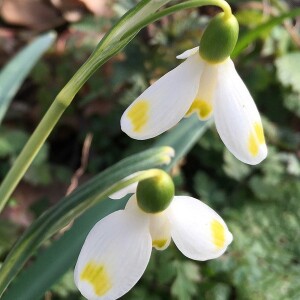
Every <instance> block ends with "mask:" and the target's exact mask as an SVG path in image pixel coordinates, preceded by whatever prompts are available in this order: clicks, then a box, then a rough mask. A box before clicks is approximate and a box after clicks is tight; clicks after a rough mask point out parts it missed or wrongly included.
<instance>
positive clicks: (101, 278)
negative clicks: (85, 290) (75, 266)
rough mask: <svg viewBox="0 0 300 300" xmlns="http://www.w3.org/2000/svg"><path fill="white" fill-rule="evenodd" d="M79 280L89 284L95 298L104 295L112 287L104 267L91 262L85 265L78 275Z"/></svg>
mask: <svg viewBox="0 0 300 300" xmlns="http://www.w3.org/2000/svg"><path fill="white" fill-rule="evenodd" d="M80 279H81V280H84V281H87V282H88V283H90V284H91V285H92V286H93V288H94V292H95V294H96V295H97V296H103V295H105V294H106V293H107V292H108V291H109V290H110V289H111V287H112V284H111V281H110V279H109V276H108V274H107V271H106V269H105V266H104V265H102V264H97V263H95V262H93V261H90V262H89V263H87V264H86V266H85V268H84V270H83V271H82V273H81V275H80Z"/></svg>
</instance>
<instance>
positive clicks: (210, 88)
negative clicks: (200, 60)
mask: <svg viewBox="0 0 300 300" xmlns="http://www.w3.org/2000/svg"><path fill="white" fill-rule="evenodd" d="M216 83H217V66H214V65H209V64H205V67H204V71H203V73H202V76H201V78H200V83H199V89H198V92H197V95H196V98H195V99H194V101H193V103H192V105H191V106H190V108H189V110H188V111H187V113H186V115H185V116H186V117H189V116H190V115H191V114H193V113H194V112H195V113H197V115H198V118H199V119H200V120H207V119H208V118H210V117H211V115H212V113H213V104H212V99H213V96H214V92H215V88H216Z"/></svg>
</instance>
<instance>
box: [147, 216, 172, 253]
mask: <svg viewBox="0 0 300 300" xmlns="http://www.w3.org/2000/svg"><path fill="white" fill-rule="evenodd" d="M150 234H151V237H152V246H153V247H154V248H155V249H157V250H165V249H166V248H167V247H168V246H169V245H170V242H171V227H170V222H169V220H168V218H167V216H166V214H165V212H161V213H158V214H151V215H150Z"/></svg>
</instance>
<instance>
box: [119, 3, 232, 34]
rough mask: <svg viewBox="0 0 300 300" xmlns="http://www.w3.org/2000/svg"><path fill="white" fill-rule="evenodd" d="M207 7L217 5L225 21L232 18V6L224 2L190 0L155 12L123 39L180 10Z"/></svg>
mask: <svg viewBox="0 0 300 300" xmlns="http://www.w3.org/2000/svg"><path fill="white" fill-rule="evenodd" d="M205 5H215V6H218V7H220V8H221V9H222V10H223V11H224V18H225V19H227V18H228V17H230V16H231V15H232V11H231V7H230V5H229V4H228V3H227V2H226V1H224V0H188V1H185V2H182V3H178V4H175V5H173V6H170V7H167V8H165V9H163V10H160V11H158V12H155V13H153V14H151V15H149V16H148V17H147V18H145V19H144V20H143V21H142V22H140V23H138V24H137V25H136V26H134V27H132V28H131V29H130V30H129V31H128V32H127V33H126V34H124V35H123V36H122V38H126V37H128V36H129V35H131V34H133V33H134V32H136V31H137V30H140V29H141V28H143V27H145V26H147V25H149V24H151V23H153V22H155V21H158V20H159V19H161V18H163V17H166V16H169V15H171V14H173V13H175V12H178V11H180V10H184V9H189V8H195V7H201V6H205Z"/></svg>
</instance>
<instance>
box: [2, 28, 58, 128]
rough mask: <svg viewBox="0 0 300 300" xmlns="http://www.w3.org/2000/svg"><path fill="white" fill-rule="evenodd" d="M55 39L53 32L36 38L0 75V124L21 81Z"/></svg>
mask: <svg viewBox="0 0 300 300" xmlns="http://www.w3.org/2000/svg"><path fill="white" fill-rule="evenodd" d="M55 38H56V34H55V32H52V31H51V32H48V33H46V34H43V35H41V36H40V37H38V38H36V39H35V40H34V41H33V42H32V43H30V44H29V45H28V46H26V47H25V48H24V49H22V50H21V51H20V52H19V53H18V54H17V55H16V56H15V57H14V58H13V59H12V60H11V61H10V62H9V63H8V64H7V65H6V66H5V67H4V68H3V70H2V71H1V73H0V124H1V122H2V120H3V117H4V115H5V113H6V111H7V108H8V106H9V104H10V102H11V100H12V99H13V98H14V96H15V95H16V93H17V92H18V90H19V88H20V86H21V85H22V83H23V81H24V80H25V78H26V77H27V75H28V73H29V72H30V71H31V69H32V68H33V66H34V65H35V64H36V62H37V61H38V60H39V58H40V57H41V56H42V55H43V53H44V52H45V51H47V49H49V47H50V46H51V45H52V44H53V42H54V40H55Z"/></svg>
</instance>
